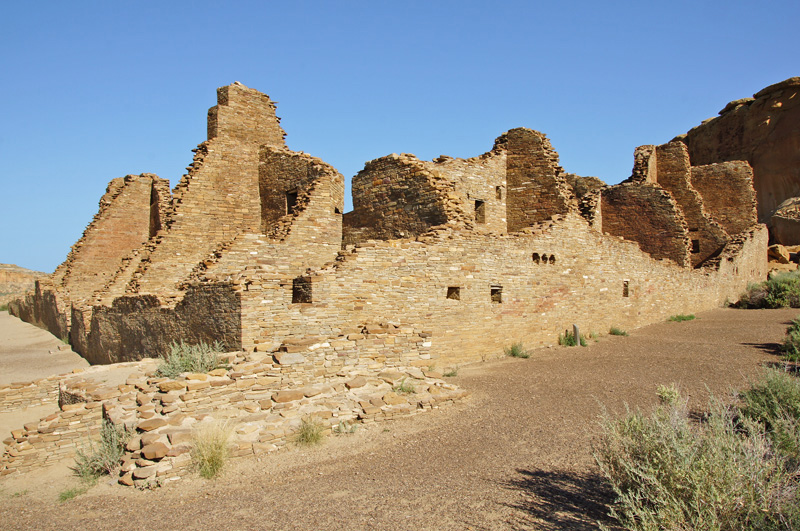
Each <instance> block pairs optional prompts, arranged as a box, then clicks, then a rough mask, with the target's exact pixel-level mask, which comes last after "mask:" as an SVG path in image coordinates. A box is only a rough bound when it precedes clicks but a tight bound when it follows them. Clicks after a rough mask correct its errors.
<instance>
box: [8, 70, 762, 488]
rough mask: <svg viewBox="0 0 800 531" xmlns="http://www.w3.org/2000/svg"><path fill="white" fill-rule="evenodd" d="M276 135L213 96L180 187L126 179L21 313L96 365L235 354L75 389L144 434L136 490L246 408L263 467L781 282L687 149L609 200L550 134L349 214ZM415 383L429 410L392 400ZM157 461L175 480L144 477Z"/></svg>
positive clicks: (726, 180)
mask: <svg viewBox="0 0 800 531" xmlns="http://www.w3.org/2000/svg"><path fill="white" fill-rule="evenodd" d="M284 136H285V135H284V133H283V130H282V129H281V127H280V125H279V120H278V118H277V117H276V115H275V105H274V103H273V102H272V101H271V100H270V99H269V98H268V97H267V96H265V95H263V94H261V93H259V92H258V91H256V90H253V89H250V88H247V87H244V86H243V85H241V84H239V83H234V84H233V85H230V86H228V87H223V88H221V89H219V90H218V94H217V105H216V106H215V107H212V108H211V110H210V111H209V114H208V137H209V138H208V140H206V141H205V142H203V143H202V144H200V145H199V146H198V148H197V149H196V150H195V156H194V160H193V162H192V164H191V165H190V166H189V168H188V173H187V174H186V175H184V176H183V177H182V179H181V180H180V182H179V183H178V185H177V186H176V187H175V189H174V190H173V191H172V192H171V193H170V191H169V190H168V189H167V188H166V186H165V182H166V181H164V180H162V179H159V178H158V177H156V176H154V175H149V174H145V175H141V176H128V177H125V178H124V179H117V180H114V181H112V183H111V185H109V190H108V192H107V193H106V195H105V196H104V197H103V199H102V200H101V208H100V211H99V212H98V214H97V216H95V219H94V220H93V221H92V223H91V224H90V225H89V227H88V228H87V229H86V232H85V233H84V237H83V238H82V239H81V241H79V242H78V243H77V244H76V245H75V246H74V247H73V250H72V252H71V253H70V255H69V257H68V259H67V260H66V261H65V262H64V264H62V265H61V266H59V268H58V269H57V271H56V273H54V274H53V275H52V276H51V277H49V278H47V279H43V280H40V281H39V282H37V284H36V289H35V291H33V292H32V293H30V294H29V295H27V296H26V298H25V299H22V300H17V301H15V302H13V303H12V304H11V305H10V311H11V312H12V313H14V314H15V315H17V316H19V317H21V318H22V319H24V320H26V321H29V322H33V323H36V324H38V325H39V326H42V327H44V328H47V329H48V330H50V331H52V332H53V333H55V334H57V335H59V336H60V337H68V338H69V340H70V343H71V344H72V346H73V349H74V350H75V351H76V352H79V353H81V354H82V355H83V356H84V357H86V358H87V359H89V360H90V361H91V362H93V363H118V362H128V361H133V360H138V359H142V358H148V357H157V356H159V355H163V354H164V353H166V352H167V351H168V349H169V346H170V344H172V343H173V342H179V341H185V342H188V343H200V342H213V341H221V342H223V343H224V344H225V350H226V351H230V352H232V354H230V355H229V357H230V361H231V362H232V363H233V364H234V367H233V368H232V369H230V370H227V371H226V370H223V371H222V372H218V373H214V374H211V373H209V374H208V375H183V376H181V377H180V378H178V380H177V382H167V381H166V380H164V379H158V378H156V377H155V376H154V375H153V374H149V375H148V374H140V375H137V376H132V377H131V379H130V382H128V383H127V384H126V385H125V386H120V387H119V388H118V389H116V390H115V391H113V393H112V394H113V396H109V397H105V398H103V397H102V396H99V395H98V396H95V397H94V398H92V397H91V396H89V395H91V393H90V392H88V391H86V392H82V391H79V390H78V391H75V393H74V394H76V395H80V396H83V397H84V399H85V400H86V402H85V405H82V406H71V409H69V411H68V412H69V413H70V415H71V416H72V415H78V416H81V418H85V419H88V420H87V421H86V422H87V423H88V424H87V426H88V425H91V426H96V425H97V422H99V420H97V419H98V418H99V417H96V413H95V411H99V410H100V409H102V411H103V415H104V416H105V418H107V419H110V420H112V421H113V422H123V423H126V424H129V425H131V426H132V427H136V428H137V429H138V430H139V432H141V433H140V436H139V439H138V440H139V443H137V444H139V447H136V448H133V447H132V448H131V449H130V452H131V459H130V461H129V462H128V464H126V465H125V468H124V472H125V473H130V474H131V475H130V476H129V477H127V479H125V481H126V482H135V481H143V480H145V479H147V478H149V477H150V476H156V475H167V476H169V475H172V474H178V472H170V471H171V470H173V469H174V470H179V469H181V467H182V466H184V465H185V461H186V459H188V457H181V456H183V455H184V454H185V449H184V450H181V449H180V448H181V443H175V441H174V440H173V435H174V436H175V438H176V439H177V440H184V439H181V438H182V437H184V436H185V433H184V432H186V431H187V430H189V429H190V428H191V426H192V425H193V423H195V422H197V421H198V419H200V418H202V415H205V414H212V413H213V414H214V415H216V416H217V417H219V416H220V415H222V416H224V415H223V413H222V411H224V410H226V409H225V408H231V407H233V406H231V404H236V405H235V407H233V409H231V410H230V411H231V413H230V414H231V415H234V416H236V418H237V422H238V424H237V434H238V435H237V437H238V438H237V440H238V441H239V443H237V444H242V445H243V446H242V452H244V453H247V452H250V453H253V452H257V451H261V450H263V449H264V448H267V447H271V446H270V445H273V446H274V445H276V444H278V443H280V444H283V442H285V441H286V440H287V439H286V438H287V437H288V434H289V432H290V431H291V429H292V427H291V426H288V425H287V424H286V423H285V422H284V423H283V424H281V418H283V417H281V411H282V410H283V409H284V408H286V407H289V406H287V405H286V404H287V403H294V402H295V401H297V402H296V404H295V406H297V407H299V409H296V410H295V413H296V412H298V411H299V412H300V413H303V414H315V415H322V417H323V418H325V419H326V422H329V424H330V425H333V423H334V420H332V419H336V418H341V419H346V420H347V421H348V422H349V421H351V420H360V421H362V420H365V419H367V420H368V419H375V418H391V416H392V415H394V414H401V413H402V414H405V413H409V412H413V411H414V410H417V409H419V410H425V409H426V408H430V407H432V406H431V405H432V404H439V403H446V402H448V401H452V400H454V399H457V398H459V397H461V396H463V394H460V391H459V390H457V389H455V388H453V387H452V386H450V387H448V386H447V385H446V384H444V383H443V382H441V381H439V380H437V377H436V370H442V369H447V368H452V367H455V366H457V365H458V364H460V363H466V362H472V361H477V360H481V359H486V358H487V357H494V356H499V355H502V351H503V347H504V346H507V345H508V344H511V343H514V342H522V343H523V344H525V345H526V346H529V347H534V346H541V345H552V344H555V343H556V341H557V338H558V335H559V333H560V332H562V331H563V330H564V329H566V328H568V327H571V325H572V324H573V323H576V324H578V325H579V326H580V328H581V330H586V331H596V332H603V331H605V330H608V329H609V327H611V326H620V327H623V328H635V327H638V326H643V325H645V324H648V323H652V322H654V321H658V320H661V319H665V318H666V317H668V316H669V315H672V314H676V313H691V312H695V311H700V310H703V309H707V308H712V307H716V306H719V305H721V304H723V303H724V302H725V301H726V300H735V299H737V297H738V295H739V294H740V293H741V292H742V290H744V289H745V287H746V286H747V284H748V283H749V282H753V281H758V280H761V279H763V278H765V276H766V272H767V260H766V257H767V252H766V249H767V243H768V237H769V236H768V233H767V229H766V227H765V226H764V225H761V224H759V223H758V221H757V218H756V211H755V204H756V199H755V197H756V196H755V191H754V189H753V186H752V175H753V173H752V169H751V167H750V165H749V164H748V163H747V162H745V161H733V162H725V163H719V164H709V163H704V165H702V166H697V165H693V164H695V161H693V160H692V158H691V157H690V150H688V149H687V147H686V146H685V145H684V144H683V143H679V142H673V143H670V144H665V145H663V146H642V147H640V148H637V150H636V152H635V154H634V168H633V172H632V175H631V177H630V179H628V180H627V181H626V182H624V183H621V184H619V185H615V186H605V185H604V184H603V183H602V182H601V181H599V180H596V179H594V180H592V179H591V178H581V177H579V176H576V175H572V174H567V173H565V172H564V171H563V169H562V168H561V166H560V165H559V159H558V154H557V153H556V151H555V150H554V149H553V147H552V145H551V144H550V142H549V140H548V139H547V138H546V136H545V135H543V134H542V133H539V132H537V131H533V130H530V129H525V128H517V129H512V130H510V131H508V132H507V133H504V134H502V135H501V136H500V137H498V138H497V140H496V141H495V142H494V145H493V146H492V148H491V149H490V150H489V151H488V152H486V153H484V154H482V155H479V156H476V157H473V158H469V159H459V158H452V157H447V156H441V157H439V158H437V159H435V160H433V161H422V160H419V159H418V158H417V157H415V156H413V155H409V154H400V155H397V154H392V155H388V156H386V157H382V158H378V159H375V160H373V161H370V162H368V163H367V164H366V166H365V168H364V169H363V170H362V171H361V172H359V173H358V175H356V176H355V177H354V178H353V205H354V209H353V211H352V212H348V213H344V212H343V208H344V177H343V176H342V175H341V174H340V173H339V172H338V171H336V169H335V168H333V167H332V166H330V165H329V164H327V163H325V162H324V161H322V160H320V159H318V158H315V157H312V156H310V155H307V154H305V153H302V152H295V151H291V150H289V149H287V148H286V146H285V144H284V141H283V139H284ZM720 189H724V190H725V193H719V192H718V191H719V190H720ZM387 371H388V372H387ZM426 371H427V372H426ZM213 372H214V371H212V373H213ZM382 375H383V376H382ZM400 378H410V379H413V380H414V381H415V382H416V384H417V385H418V386H420V389H423V388H424V389H425V391H424V392H425V393H427V394H424V393H423V394H421V395H420V396H419V397H418V399H414V400H411V399H408V398H407V397H406V398H402V397H399V398H398V396H397V393H395V392H394V391H393V390H392V385H394V384H395V383H396V382H397V381H399V379H400ZM48 385H50V384H48ZM365 385H366V387H364V389H365V390H363V391H356V389H361V388H362V387H363V386H365ZM387 386H388V387H387ZM78 387H80V386H78ZM48 389H50V387H48ZM81 393H83V394H81ZM87 393H89V394H87ZM359 393H361V394H359ZM101 394H102V393H101ZM318 396H319V397H321V398H319V399H318V398H315V397H318ZM109 400H110V401H109ZM95 402H102V408H100V406H95V405H92V404H94V403H95ZM331 404H334V406H335V407H334V406H332V405H331ZM295 406H292V407H295ZM392 408H395V409H392ZM398 408H399V409H398ZM65 411H66V410H64V409H62V410H61V413H59V414H58V415H60V416H57V417H53V418H52V419H50V420H46V421H43V422H44V424H42V423H40V424H39V425H37V426H33V425H32V426H30V427H29V428H30V429H28V428H26V430H25V431H24V432H19V433H17V434H16V435H15V436H14V437H12V439H10V440H8V441H6V444H7V448H8V450H7V454H6V459H7V464H6V466H7V469H8V470H11V469H14V467H16V466H18V465H15V464H14V463H17V464H19V462H20V459H19V457H20V455H22V453H24V452H29V453H30V455H32V456H33V455H34V454H35V455H37V456H40V455H47V453H48V452H49V451H50V450H46V449H42V450H36V451H34V450H33V449H31V448H28V446H26V444H27V443H28V442H29V441H30V440H31V438H33V440H35V441H37V444H39V445H40V446H41V448H45V447H46V445H45V440H47V442H48V444H49V441H50V439H49V437H45V436H46V435H48V433H46V431H45V432H43V431H42V429H44V430H49V429H50V427H49V426H51V424H53V423H55V425H59V424H58V423H60V422H62V421H61V420H59V419H61V418H62V417H63V416H64V413H65ZM295 413H292V415H290V417H291V418H297V417H296V415H295ZM245 419H246V420H245ZM145 422H150V424H147V425H146V426H145V425H144V424H142V423H145ZM151 424H152V426H151ZM156 424H158V426H156ZM142 426H145V427H144V428H143V427H142ZM180 433H184V435H180ZM146 434H150V435H146ZM276 441H277V442H276ZM281 441H283V442H281ZM155 443H162V444H164V445H165V446H166V447H169V448H170V449H171V450H170V451H173V452H174V455H171V456H169V458H170V459H171V461H170V463H171V464H169V465H167V464H163V463H167V462H166V461H164V462H163V463H162V462H161V461H158V460H157V459H155V458H154V459H149V458H146V457H143V454H142V453H141V452H145V447H146V446H148V445H151V444H155ZM31 444H32V443H31ZM42 445H44V446H42ZM33 446H34V447H35V446H36V445H33ZM134 446H135V444H134ZM37 448H39V447H37ZM47 448H49V447H47ZM159 448H161V447H160V446H159ZM151 450H152V448H151V449H150V450H147V452H145V453H148V455H150V454H153V452H152V451H151ZM14 452H16V455H13V454H14ZM41 452H44V453H41ZM136 452H140V453H138V454H137V453H136ZM12 457H13V458H14V459H15V460H13V461H12V460H11V458H12ZM162 458H165V457H164V456H163V455H162V456H160V457H159V458H158V459H162ZM173 458H174V459H173ZM30 459H31V460H32V461H31V462H34V461H36V462H38V461H39V460H40V458H39V457H31V458H30ZM134 461H135V462H134ZM131 463H133V464H131ZM136 463H139V464H136ZM142 463H144V465H142ZM176 463H177V464H176ZM181 463H183V464H181ZM140 469H146V470H140ZM148 474H149V475H148Z"/></svg>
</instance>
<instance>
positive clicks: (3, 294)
mask: <svg viewBox="0 0 800 531" xmlns="http://www.w3.org/2000/svg"><path fill="white" fill-rule="evenodd" d="M45 275H46V273H40V272H39V271H31V270H30V269H25V268H24V267H19V266H15V265H12V264H0V305H2V304H8V302H10V301H12V300H14V299H17V298H19V297H21V296H23V295H24V294H25V292H27V291H31V290H33V282H34V281H35V280H36V279H37V278H39V277H43V276H45Z"/></svg>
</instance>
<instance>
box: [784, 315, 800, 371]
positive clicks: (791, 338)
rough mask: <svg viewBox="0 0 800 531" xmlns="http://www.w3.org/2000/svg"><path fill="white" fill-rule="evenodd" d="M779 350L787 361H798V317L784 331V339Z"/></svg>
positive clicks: (799, 325) (799, 357)
mask: <svg viewBox="0 0 800 531" xmlns="http://www.w3.org/2000/svg"><path fill="white" fill-rule="evenodd" d="M781 350H782V351H783V357H784V359H786V360H787V361H800V317H797V318H795V319H794V320H793V321H792V324H791V325H790V326H789V328H787V329H786V338H785V339H784V340H783V345H781Z"/></svg>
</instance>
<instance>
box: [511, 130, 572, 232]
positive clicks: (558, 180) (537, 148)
mask: <svg viewBox="0 0 800 531" xmlns="http://www.w3.org/2000/svg"><path fill="white" fill-rule="evenodd" d="M497 143H498V144H505V146H506V149H507V150H508V159H507V162H506V180H507V181H508V197H507V199H506V209H507V215H506V217H507V219H508V231H509V232H515V231H518V230H520V229H523V228H525V227H530V226H531V225H533V224H535V223H537V222H540V221H544V220H547V219H550V218H551V217H552V216H555V215H559V214H565V213H567V212H569V211H570V210H571V209H574V208H576V207H577V205H576V204H574V197H573V195H572V189H571V187H570V186H569V184H568V183H567V181H566V180H565V179H564V177H563V176H562V175H561V173H562V171H563V170H562V168H561V166H559V164H558V153H556V151H555V150H554V149H553V147H552V145H551V144H550V141H549V140H548V139H547V137H546V136H545V135H544V134H542V133H539V132H538V131H533V130H531V129H524V128H518V129H512V130H510V131H508V132H507V133H506V134H505V135H503V136H502V137H500V138H498V140H497Z"/></svg>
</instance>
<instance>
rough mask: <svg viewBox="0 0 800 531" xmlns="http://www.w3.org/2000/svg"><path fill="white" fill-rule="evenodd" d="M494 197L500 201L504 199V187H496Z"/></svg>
mask: <svg viewBox="0 0 800 531" xmlns="http://www.w3.org/2000/svg"><path fill="white" fill-rule="evenodd" d="M494 195H495V197H496V198H497V199H498V200H502V199H503V187H502V186H495V187H494Z"/></svg>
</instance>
